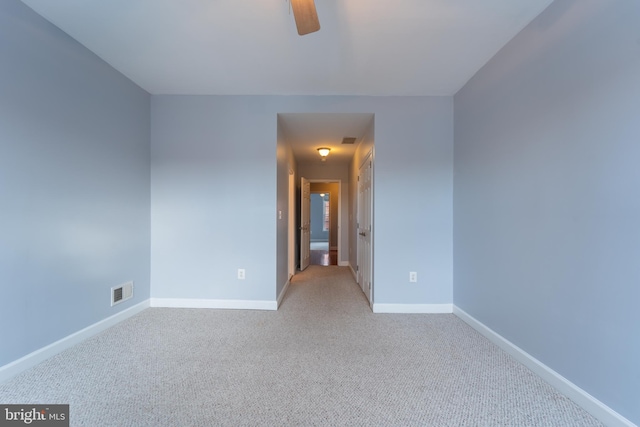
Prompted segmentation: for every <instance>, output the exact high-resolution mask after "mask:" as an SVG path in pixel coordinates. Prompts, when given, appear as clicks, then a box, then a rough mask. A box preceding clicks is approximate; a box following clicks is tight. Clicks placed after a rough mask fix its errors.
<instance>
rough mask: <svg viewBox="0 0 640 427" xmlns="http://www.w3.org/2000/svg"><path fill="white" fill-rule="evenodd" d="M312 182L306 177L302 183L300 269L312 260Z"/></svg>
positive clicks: (302, 179)
mask: <svg viewBox="0 0 640 427" xmlns="http://www.w3.org/2000/svg"><path fill="white" fill-rule="evenodd" d="M310 211H311V184H310V183H309V180H308V179H306V178H301V183H300V271H303V270H304V269H305V268H307V267H309V262H310V261H311V254H310V246H311V224H310V223H311V214H310Z"/></svg>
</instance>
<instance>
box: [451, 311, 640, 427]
mask: <svg viewBox="0 0 640 427" xmlns="http://www.w3.org/2000/svg"><path fill="white" fill-rule="evenodd" d="M453 314H455V315H456V316H458V317H459V318H460V319H461V320H462V321H464V322H465V323H466V324H468V325H469V326H471V327H472V328H473V329H475V330H476V331H478V332H479V333H481V334H482V335H484V336H485V337H486V338H488V339H489V341H491V342H492V343H494V344H496V345H497V346H498V347H500V348H501V349H502V350H504V351H506V352H507V353H509V354H510V355H511V356H513V357H514V358H515V359H516V360H517V361H518V362H520V363H522V364H523V365H525V366H526V367H527V368H529V369H530V370H531V371H533V372H534V373H536V374H537V375H538V376H540V377H541V378H542V379H544V380H545V381H546V382H548V383H549V384H551V385H552V386H553V387H555V388H556V389H557V390H558V391H559V392H560V393H562V394H564V395H565V396H567V397H568V398H569V399H571V400H573V401H574V402H575V403H576V404H578V405H579V406H581V407H582V408H583V409H584V410H585V411H587V412H589V413H590V414H591V415H593V416H594V417H596V418H597V419H598V420H600V421H601V422H602V423H603V424H605V425H607V426H609V427H637V426H636V425H635V424H634V423H632V422H631V421H629V420H628V419H626V418H625V417H623V416H622V415H620V414H618V413H617V412H616V411H614V410H613V409H611V408H609V407H608V406H607V405H605V404H604V403H602V402H600V401H599V400H598V399H596V398H595V397H593V396H591V395H590V394H589V393H587V392H586V391H584V390H582V389H581V388H580V387H578V386H577V385H575V384H574V383H572V382H571V381H569V380H568V379H566V378H565V377H563V376H562V375H560V374H559V373H557V372H556V371H554V370H553V369H551V368H549V367H548V366H547V365H545V364H543V363H542V362H540V361H539V360H538V359H536V358H534V357H533V356H531V355H530V354H529V353H527V352H525V351H524V350H522V349H521V348H519V347H518V346H516V345H514V344H513V343H511V342H510V341H508V340H507V339H505V338H503V337H502V336H501V335H499V334H497V333H496V332H494V331H493V330H491V329H490V328H488V327H487V326H485V325H484V324H483V323H481V322H480V321H478V320H476V319H475V318H473V317H472V316H470V315H469V314H467V313H466V312H465V311H464V310H462V309H460V308H458V307H457V306H454V307H453Z"/></svg>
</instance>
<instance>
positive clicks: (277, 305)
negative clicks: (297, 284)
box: [276, 276, 293, 310]
mask: <svg viewBox="0 0 640 427" xmlns="http://www.w3.org/2000/svg"><path fill="white" fill-rule="evenodd" d="M291 277H293V276H291ZM291 277H289V280H287V283H285V284H284V288H282V291H280V295H278V300H277V301H276V310H277V309H278V308H279V307H280V304H282V300H283V299H284V296H285V294H286V293H287V289H289V285H290V284H291Z"/></svg>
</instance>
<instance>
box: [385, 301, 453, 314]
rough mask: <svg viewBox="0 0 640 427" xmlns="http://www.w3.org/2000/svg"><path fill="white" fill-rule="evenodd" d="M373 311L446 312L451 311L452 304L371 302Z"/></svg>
mask: <svg viewBox="0 0 640 427" xmlns="http://www.w3.org/2000/svg"><path fill="white" fill-rule="evenodd" d="M373 312H374V313H407V314H409V313H414V314H447V313H452V312H453V304H378V303H373Z"/></svg>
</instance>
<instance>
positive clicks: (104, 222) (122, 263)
mask: <svg viewBox="0 0 640 427" xmlns="http://www.w3.org/2000/svg"><path fill="white" fill-rule="evenodd" d="M0 58H1V65H0V236H2V237H1V238H0V285H1V286H2V301H1V302H0V304H1V306H2V308H1V309H0V336H2V345H0V366H1V365H4V364H6V363H9V362H11V361H13V360H15V359H18V358H20V357H22V356H25V355H26V354H28V353H30V352H32V351H35V350H37V349H40V348H42V347H44V346H46V345H48V344H51V343H52V342H55V341H57V340H59V339H61V338H63V337H66V336H68V335H70V334H72V333H74V332H77V331H79V330H81V329H83V328H85V327H87V326H89V325H91V324H93V323H95V322H98V321H100V320H102V319H104V318H106V317H108V316H110V315H113V314H116V313H117V312H119V311H122V310H123V309H125V308H128V307H130V306H131V305H133V304H136V303H138V302H141V301H144V300H146V299H148V298H149V268H150V263H149V239H150V224H149V170H150V167H149V141H150V135H149V129H150V120H149V116H150V110H149V95H148V94H147V93H146V92H144V91H143V90H141V89H140V88H138V87H137V86H135V85H134V84H132V83H131V82H130V81H129V80H127V79H126V78H125V77H123V76H122V75H121V74H119V73H117V72H116V71H115V70H113V69H112V68H111V67H109V66H108V65H106V64H105V63H104V62H103V61H101V60H100V59H98V58H97V57H96V56H95V55H94V54H92V53H90V52H89V51H88V50H86V49H85V48H84V47H82V46H81V45H80V44H78V43H77V42H75V41H73V40H72V39H71V38H69V37H68V36H67V35H66V34H64V33H63V32H62V31H60V30H59V29H57V28H56V27H54V26H52V25H51V24H49V23H48V22H46V21H45V20H44V19H42V18H41V17H40V16H38V15H36V14H35V13H34V12H33V11H31V9H29V8H27V7H26V6H25V5H24V4H23V3H21V2H19V1H17V0H15V1H14V0H3V1H1V2H0ZM129 280H134V281H135V291H134V298H133V300H131V301H127V302H125V303H122V304H120V305H117V306H115V307H110V299H109V296H110V288H111V287H112V286H115V285H119V284H122V283H123V282H125V281H129Z"/></svg>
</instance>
